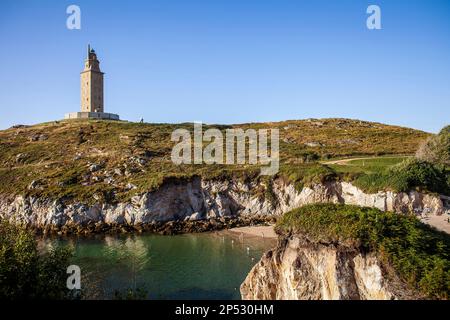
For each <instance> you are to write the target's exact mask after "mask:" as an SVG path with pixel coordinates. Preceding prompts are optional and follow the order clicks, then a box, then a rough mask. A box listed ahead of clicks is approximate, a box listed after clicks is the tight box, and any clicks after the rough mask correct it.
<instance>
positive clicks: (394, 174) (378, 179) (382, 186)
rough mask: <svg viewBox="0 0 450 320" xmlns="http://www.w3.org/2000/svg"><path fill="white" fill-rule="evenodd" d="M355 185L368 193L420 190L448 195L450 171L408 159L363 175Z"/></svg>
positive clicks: (449, 191)
mask: <svg viewBox="0 0 450 320" xmlns="http://www.w3.org/2000/svg"><path fill="white" fill-rule="evenodd" d="M354 183H355V185H356V186H358V187H360V188H361V189H363V190H365V191H368V192H377V191H379V190H392V191H395V192H405V191H409V190H412V189H418V190H422V191H426V192H436V193H440V194H447V195H448V194H450V171H449V170H448V169H446V168H444V167H442V166H439V165H433V164H431V163H429V162H426V161H421V160H417V159H408V160H405V161H403V162H401V163H400V164H398V165H395V166H393V167H390V168H387V169H385V170H384V171H381V172H376V173H371V174H361V175H359V176H358V177H357V178H356V179H355V181H354Z"/></svg>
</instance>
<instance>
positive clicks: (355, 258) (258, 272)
mask: <svg viewBox="0 0 450 320" xmlns="http://www.w3.org/2000/svg"><path fill="white" fill-rule="evenodd" d="M241 295H242V298H243V299H245V300H267V299H270V300H273V299H276V300H360V299H361V300H391V299H414V298H420V296H418V295H417V294H416V293H413V292H411V291H410V290H409V289H407V288H406V286H405V285H404V284H403V283H402V282H401V281H399V280H398V279H397V278H396V277H395V275H392V274H390V275H388V274H387V272H386V271H385V270H384V269H383V267H382V264H381V263H380V261H379V259H378V258H377V256H376V254H374V253H364V252H362V251H360V250H358V249H355V248H349V247H345V246H343V245H340V244H336V243H334V244H333V243H328V244H326V243H322V244H314V243H312V242H310V241H308V240H307V239H305V238H304V237H302V236H297V235H293V236H288V237H286V238H282V239H281V240H280V241H279V243H278V246H277V247H276V248H275V249H273V250H270V251H268V252H267V253H265V254H264V256H263V257H262V258H261V260H260V261H259V262H258V264H256V265H255V266H254V267H253V269H252V270H251V271H250V273H249V274H248V276H247V278H246V279H245V281H244V282H243V283H242V285H241Z"/></svg>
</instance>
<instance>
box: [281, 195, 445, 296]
mask: <svg viewBox="0 0 450 320" xmlns="http://www.w3.org/2000/svg"><path fill="white" fill-rule="evenodd" d="M276 228H277V230H278V232H295V233H300V234H304V235H306V236H307V237H308V239H310V240H312V241H315V242H321V243H323V242H325V243H329V242H333V243H336V242H339V243H341V244H342V245H347V246H352V247H359V248H361V249H364V250H367V251H375V252H377V253H378V254H379V257H380V258H381V261H383V262H384V263H386V264H388V266H390V267H393V268H394V270H395V271H396V273H397V274H398V275H399V276H400V278H401V279H403V280H404V281H405V282H406V283H407V284H408V285H409V286H410V287H411V288H413V289H416V290H419V291H420V292H421V293H422V294H424V295H426V296H428V297H430V298H439V299H448V298H449V296H450V236H449V235H448V234H446V233H443V232H439V231H437V230H435V229H433V228H432V227H429V226H427V225H425V224H423V223H421V222H420V221H419V220H418V219H417V218H416V217H415V216H405V215H400V214H395V213H391V212H386V213H384V212H381V211H380V210H378V209H373V208H361V207H357V206H349V205H340V204H315V205H308V206H304V207H302V208H300V209H296V210H293V211H291V212H289V213H286V214H285V215H284V216H283V217H282V218H281V219H280V220H279V221H278V224H277V227H276Z"/></svg>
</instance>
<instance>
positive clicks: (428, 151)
mask: <svg viewBox="0 0 450 320" xmlns="http://www.w3.org/2000/svg"><path fill="white" fill-rule="evenodd" d="M416 157H417V158H418V159H420V160H424V161H428V162H431V163H433V164H438V165H443V166H448V167H449V166H450V126H446V127H445V128H443V129H442V130H441V131H440V132H439V134H437V135H435V136H433V137H431V138H429V139H428V140H426V141H425V143H423V144H422V145H421V146H420V148H419V150H417V153H416Z"/></svg>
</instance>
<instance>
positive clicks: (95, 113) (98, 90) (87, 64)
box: [64, 45, 119, 120]
mask: <svg viewBox="0 0 450 320" xmlns="http://www.w3.org/2000/svg"><path fill="white" fill-rule="evenodd" d="M103 75H104V73H103V72H102V71H101V70H100V61H99V60H98V59H97V54H96V53H95V50H94V49H92V48H91V46H90V45H88V48H87V55H86V60H85V61H84V69H83V71H81V75H80V81H81V83H80V84H81V86H80V97H81V112H72V113H67V114H66V115H65V117H64V118H65V119H109V120H119V116H118V115H117V114H113V113H106V112H105V111H104V106H103Z"/></svg>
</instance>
